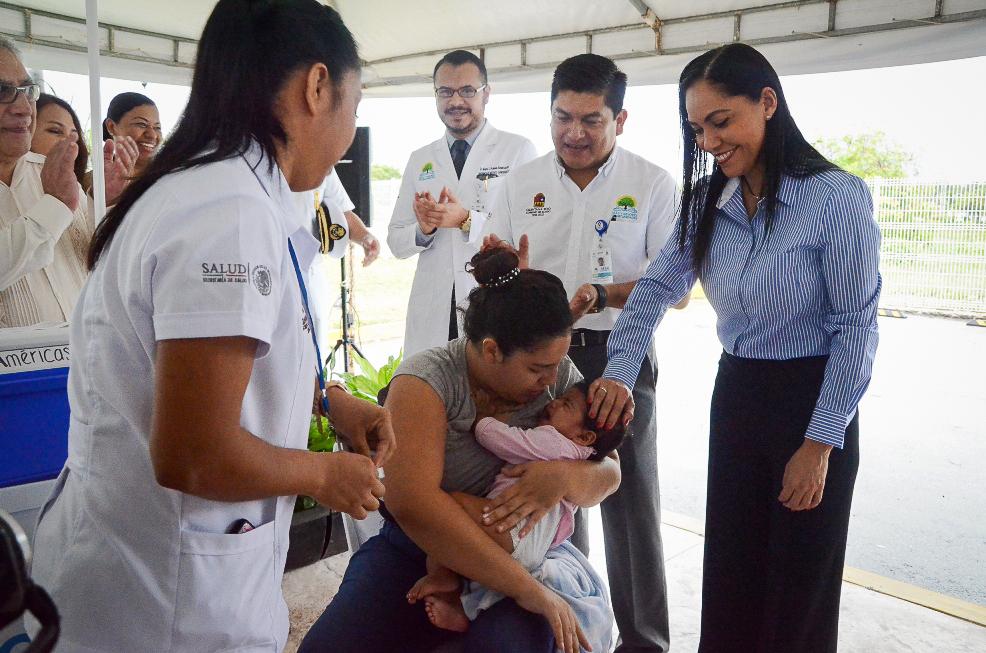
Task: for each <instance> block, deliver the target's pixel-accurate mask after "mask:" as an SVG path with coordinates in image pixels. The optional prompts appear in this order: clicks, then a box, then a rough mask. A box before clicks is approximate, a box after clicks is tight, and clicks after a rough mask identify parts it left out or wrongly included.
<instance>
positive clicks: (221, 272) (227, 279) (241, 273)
mask: <svg viewBox="0 0 986 653" xmlns="http://www.w3.org/2000/svg"><path fill="white" fill-rule="evenodd" d="M249 275H250V264H249V263H203V264H202V283H246V282H247V281H248V280H249Z"/></svg>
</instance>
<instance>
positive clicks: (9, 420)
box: [0, 326, 69, 488]
mask: <svg viewBox="0 0 986 653" xmlns="http://www.w3.org/2000/svg"><path fill="white" fill-rule="evenodd" d="M68 364H69V352H68V328H67V327H64V326H63V327H51V328H47V329H30V330H27V329H6V330H3V331H2V332H0V488H4V487H10V486H14V485H23V484H25V483H34V482H37V481H45V480H49V479H52V478H55V477H56V476H58V472H59V471H60V470H61V468H62V465H63V464H64V463H65V458H66V456H67V455H68V415H69V411H68V395H67V394H66V392H65V387H66V382H67V381H68Z"/></svg>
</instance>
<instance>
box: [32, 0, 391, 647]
mask: <svg viewBox="0 0 986 653" xmlns="http://www.w3.org/2000/svg"><path fill="white" fill-rule="evenodd" d="M359 96H360V87H359V58H358V54H357V52H356V46H355V43H354V41H353V38H352V35H351V34H350V33H349V31H348V30H347V29H346V27H345V26H344V25H343V24H342V21H341V19H340V18H339V16H338V14H337V13H335V12H334V11H333V10H332V9H329V8H328V7H325V6H323V5H320V4H319V3H318V2H317V1H316V0H279V1H277V2H274V1H272V0H266V1H265V0H253V1H248V0H221V1H220V2H219V3H218V4H217V5H216V7H215V9H214V10H213V13H212V15H211V17H210V18H209V21H208V23H207V24H206V27H205V31H204V32H203V34H202V38H201V40H200V41H199V50H198V56H197V63H196V69H195V75H194V79H193V82H192V89H191V95H190V97H189V102H188V106H187V107H186V109H185V112H184V115H183V118H182V121H181V123H180V124H179V125H178V127H177V129H176V130H175V133H174V135H173V136H172V137H171V138H170V139H169V141H168V142H167V143H166V144H165V146H164V147H163V149H162V150H161V151H160V153H159V154H158V155H157V157H155V159H154V161H153V162H152V163H151V164H150V167H149V168H148V170H147V171H145V173H144V175H142V176H141V177H140V178H139V179H138V180H136V181H134V182H133V183H132V184H131V186H130V187H129V188H128V189H127V191H126V192H125V193H124V194H123V196H122V197H121V199H120V201H119V202H118V203H117V205H116V207H115V208H114V210H113V211H112V212H111V213H110V214H108V216H107V217H106V219H105V220H104V221H103V222H102V223H101V225H100V227H99V228H98V229H97V231H96V234H95V236H94V238H93V244H92V249H91V250H90V257H89V258H90V260H89V264H90V268H91V270H92V274H91V277H90V279H89V281H88V282H87V284H86V285H85V287H84V289H83V291H82V295H81V297H80V299H79V301H78V304H77V306H76V309H75V312H74V314H73V317H72V330H71V340H70V342H71V347H72V352H73V356H72V359H73V361H72V368H71V372H70V375H69V401H70V405H71V409H72V418H71V425H70V428H69V457H68V461H67V463H66V466H65V468H64V470H63V471H62V473H61V475H60V477H59V480H58V483H57V487H56V490H55V492H54V493H53V495H52V497H51V499H50V500H49V501H48V503H47V504H46V506H45V507H44V508H43V510H42V516H41V519H40V522H39V525H38V530H37V536H36V556H35V561H34V567H33V574H34V577H35V580H36V581H37V582H38V583H39V584H40V585H42V586H43V587H45V588H46V589H47V590H48V591H49V592H50V593H51V595H52V597H53V599H54V601H55V604H56V605H57V607H58V609H59V611H60V613H61V615H62V635H61V641H60V644H59V648H58V650H59V651H69V652H76V651H77V652H95V651H100V652H107V653H108V652H113V653H118V652H123V651H127V652H130V651H140V652H142V653H150V652H156V651H161V652H164V651H169V652H171V651H196V652H199V651H239V652H247V651H249V652H251V653H252V652H257V651H271V652H278V651H281V650H282V649H283V648H284V645H285V642H286V639H287V635H288V612H287V608H286V606H285V603H284V600H283V598H282V596H281V590H280V585H281V577H282V573H283V569H284V560H285V554H286V551H287V547H288V529H289V526H290V522H291V512H292V506H293V504H294V498H295V495H297V494H306V495H310V496H313V497H314V498H316V499H317V500H318V501H319V502H320V503H322V504H323V505H326V506H329V507H331V508H334V509H337V510H343V511H346V512H348V513H350V514H351V515H353V516H354V517H357V518H362V517H365V516H366V514H367V513H366V511H368V510H374V509H376V508H377V507H378V498H379V497H380V496H382V494H383V486H382V484H381V483H380V481H379V480H378V479H377V473H376V472H377V470H376V468H375V464H374V463H376V465H382V464H383V462H384V461H385V460H386V458H387V457H388V455H389V453H390V451H392V450H393V445H394V442H393V431H392V429H391V427H390V422H389V418H388V417H387V414H386V413H385V412H384V411H383V409H380V408H378V407H375V406H373V405H371V404H369V403H367V402H363V401H360V400H358V399H356V398H354V397H351V396H349V395H347V394H346V393H345V392H344V391H343V390H341V389H339V388H330V389H329V390H328V392H327V397H326V396H325V395H316V398H317V403H322V402H323V399H324V400H326V403H330V408H329V412H330V416H331V418H332V421H333V423H334V424H335V426H336V428H337V429H338V430H339V431H340V432H342V433H346V434H348V436H349V437H350V439H351V440H352V441H353V445H354V447H355V449H356V450H357V451H363V452H367V453H368V452H369V450H370V449H371V448H375V449H376V458H375V459H371V458H369V457H367V456H364V455H359V454H355V453H354V454H349V453H334V454H314V453H309V452H308V451H306V450H305V446H306V435H307V432H308V424H309V421H310V416H311V412H312V405H313V401H312V399H313V389H314V387H315V383H316V380H315V379H316V370H317V369H318V367H319V366H318V363H317V362H316V361H317V358H316V353H315V347H314V345H313V341H312V338H311V326H310V319H309V316H308V311H307V310H306V302H305V301H304V300H303V296H304V284H305V281H306V280H305V271H306V270H307V267H308V264H309V263H310V261H311V260H312V258H313V257H314V256H315V254H316V252H317V250H318V242H317V241H316V240H315V239H314V238H313V237H312V236H311V233H310V231H309V229H308V228H307V227H302V216H300V215H298V213H297V209H296V208H295V207H297V203H296V202H295V201H294V198H293V197H292V195H291V193H292V191H295V192H297V191H305V190H311V189H313V188H315V187H316V186H318V185H319V184H321V183H322V180H323V179H324V178H325V175H326V174H327V172H328V171H329V169H330V168H331V166H332V165H333V164H334V163H335V162H336V160H338V158H339V157H340V156H341V155H342V154H343V152H345V150H346V148H347V147H348V146H349V144H350V142H351V140H352V137H353V134H354V130H355V122H354V121H355V117H354V114H355V109H356V105H357V103H358V101H359Z"/></svg>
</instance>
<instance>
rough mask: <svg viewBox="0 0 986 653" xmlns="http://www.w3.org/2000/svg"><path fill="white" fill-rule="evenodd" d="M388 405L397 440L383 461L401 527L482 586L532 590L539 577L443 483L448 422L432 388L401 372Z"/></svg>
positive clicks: (520, 592) (519, 592) (515, 592)
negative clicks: (491, 534)
mask: <svg viewBox="0 0 986 653" xmlns="http://www.w3.org/2000/svg"><path fill="white" fill-rule="evenodd" d="M387 409H388V410H390V412H391V415H392V416H393V425H394V431H395V432H396V433H399V434H400V436H399V437H400V439H401V446H400V448H399V449H398V450H397V451H396V452H395V453H394V456H393V457H392V458H391V459H390V463H389V464H388V466H387V477H386V479H385V484H386V487H387V501H386V504H387V509H388V510H389V511H390V512H391V514H393V515H394V518H395V519H397V521H398V523H399V524H400V525H401V528H403V529H404V532H406V533H407V535H408V536H409V537H410V538H411V539H412V540H414V542H415V543H416V544H417V545H418V546H420V547H421V548H422V549H423V550H424V551H425V552H426V553H428V555H430V556H432V557H433V558H434V559H435V560H437V561H438V562H439V563H441V564H442V565H444V566H446V567H448V568H450V569H452V570H453V571H455V572H456V573H458V574H461V575H462V576H465V577H467V578H470V579H472V580H475V581H477V582H479V583H481V584H483V585H485V586H486V587H489V588H491V589H494V590H496V591H498V592H501V593H503V594H506V595H507V596H511V597H513V598H515V599H518V598H519V597H522V596H524V595H526V594H530V593H531V592H536V591H537V590H538V588H537V585H538V583H537V581H535V580H534V579H533V577H532V576H531V575H530V574H529V573H528V572H527V571H526V570H525V569H524V568H523V567H522V566H521V565H520V564H518V563H517V562H516V561H515V560H514V559H513V558H511V557H510V555H509V554H508V553H507V552H505V551H504V550H503V549H502V548H500V547H499V546H498V545H497V544H496V543H495V542H494V541H493V540H492V539H490V537H489V536H488V535H487V534H486V533H484V532H483V530H482V529H481V528H480V527H479V526H478V525H476V524H475V523H473V520H472V519H470V518H469V516H468V515H467V514H466V512H465V510H463V509H462V507H461V506H460V505H459V504H458V503H457V502H456V501H455V500H454V499H453V498H452V497H451V496H450V495H449V494H448V493H446V492H445V491H443V490H442V489H441V481H442V471H443V467H444V463H445V439H446V433H447V429H448V423H447V421H446V418H445V407H444V406H443V404H442V401H441V399H439V397H438V395H437V394H436V393H435V391H434V389H433V388H432V387H431V386H430V385H428V384H427V383H426V382H424V381H423V380H421V379H419V378H416V377H412V376H399V377H397V378H396V379H394V382H393V384H392V385H391V388H390V394H389V395H388V396H387ZM408 589H410V588H408Z"/></svg>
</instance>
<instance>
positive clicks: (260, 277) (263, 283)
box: [253, 265, 271, 297]
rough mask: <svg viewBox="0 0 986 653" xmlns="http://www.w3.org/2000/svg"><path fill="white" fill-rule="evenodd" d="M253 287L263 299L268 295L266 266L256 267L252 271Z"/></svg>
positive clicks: (268, 271) (268, 275)
mask: <svg viewBox="0 0 986 653" xmlns="http://www.w3.org/2000/svg"><path fill="white" fill-rule="evenodd" d="M253 286H254V287H255V288H256V289H257V292H259V293H260V294H261V295H263V296H264V297H266V296H267V295H269V294H270V288H271V283H270V269H269V268H268V267H267V266H266V265H258V266H257V267H255V268H254V269H253Z"/></svg>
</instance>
